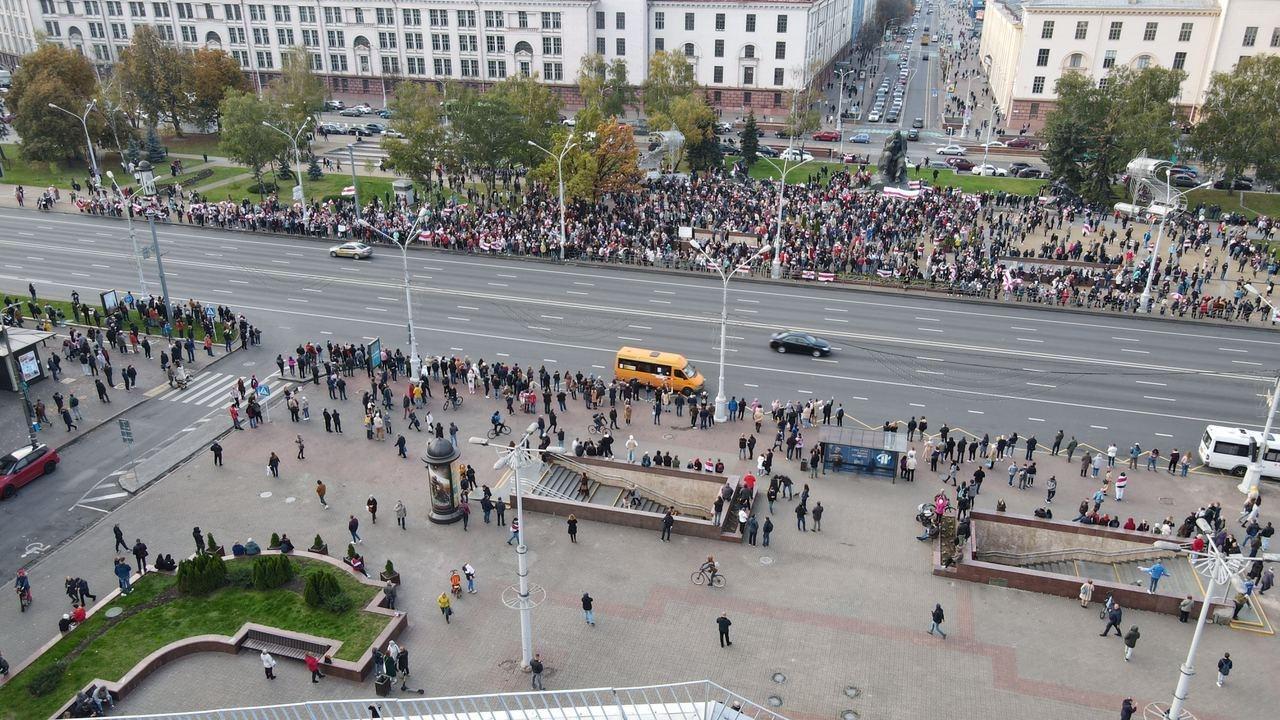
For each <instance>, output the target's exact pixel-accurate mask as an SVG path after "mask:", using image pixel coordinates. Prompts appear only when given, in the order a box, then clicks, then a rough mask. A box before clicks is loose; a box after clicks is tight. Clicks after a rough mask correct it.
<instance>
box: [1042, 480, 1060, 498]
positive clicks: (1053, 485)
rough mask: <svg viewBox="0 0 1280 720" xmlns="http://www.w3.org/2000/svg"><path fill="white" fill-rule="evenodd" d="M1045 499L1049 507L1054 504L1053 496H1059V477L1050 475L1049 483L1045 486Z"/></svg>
mask: <svg viewBox="0 0 1280 720" xmlns="http://www.w3.org/2000/svg"><path fill="white" fill-rule="evenodd" d="M1044 488H1045V497H1044V501H1045V502H1046V503H1048V504H1049V505H1052V504H1053V496H1054V495H1057V494H1058V476H1057V475H1050V476H1049V479H1048V481H1046V482H1045V484H1044Z"/></svg>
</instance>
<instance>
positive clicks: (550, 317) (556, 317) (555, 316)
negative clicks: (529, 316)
mask: <svg viewBox="0 0 1280 720" xmlns="http://www.w3.org/2000/svg"><path fill="white" fill-rule="evenodd" d="M538 317H540V318H542V319H543V320H563V319H564V318H562V317H560V316H559V315H539V316H538Z"/></svg>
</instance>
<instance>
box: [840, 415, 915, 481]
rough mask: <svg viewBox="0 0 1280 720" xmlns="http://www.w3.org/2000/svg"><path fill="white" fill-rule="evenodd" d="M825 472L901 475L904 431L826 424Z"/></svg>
mask: <svg viewBox="0 0 1280 720" xmlns="http://www.w3.org/2000/svg"><path fill="white" fill-rule="evenodd" d="M819 442H821V443H822V471H823V473H824V474H825V473H826V472H828V471H830V472H852V473H862V474H866V475H880V476H883V477H888V478H890V479H893V478H896V477H897V474H898V460H899V458H901V457H902V456H903V455H905V454H906V452H907V437H906V434H905V433H897V432H886V431H884V430H861V429H857V428H847V427H837V426H835V425H823V426H822V433H821V435H819Z"/></svg>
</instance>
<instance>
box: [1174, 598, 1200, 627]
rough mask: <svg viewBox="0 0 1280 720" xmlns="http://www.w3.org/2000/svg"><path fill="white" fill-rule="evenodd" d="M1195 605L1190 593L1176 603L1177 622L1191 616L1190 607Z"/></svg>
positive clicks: (1182, 621)
mask: <svg viewBox="0 0 1280 720" xmlns="http://www.w3.org/2000/svg"><path fill="white" fill-rule="evenodd" d="M1195 606H1196V601H1195V599H1193V598H1192V597H1191V596H1190V595H1188V596H1187V597H1186V598H1184V599H1183V600H1182V602H1180V603H1178V622H1180V623H1185V622H1186V621H1187V619H1188V618H1189V617H1191V608H1194V607H1195Z"/></svg>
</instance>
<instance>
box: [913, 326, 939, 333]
mask: <svg viewBox="0 0 1280 720" xmlns="http://www.w3.org/2000/svg"><path fill="white" fill-rule="evenodd" d="M916 329H917V330H919V331H920V332H936V333H940V332H946V331H945V330H939V329H938V328H922V327H918V328H916Z"/></svg>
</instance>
